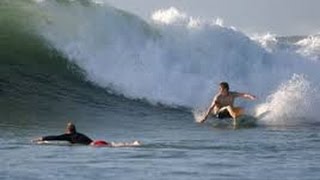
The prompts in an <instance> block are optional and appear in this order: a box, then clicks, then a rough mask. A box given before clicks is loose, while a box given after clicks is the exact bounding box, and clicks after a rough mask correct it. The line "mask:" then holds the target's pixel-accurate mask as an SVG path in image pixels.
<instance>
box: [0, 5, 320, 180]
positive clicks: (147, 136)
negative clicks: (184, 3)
mask: <svg viewBox="0 0 320 180" xmlns="http://www.w3.org/2000/svg"><path fill="white" fill-rule="evenodd" d="M0 6H1V9H2V10H3V11H1V12H0V65H1V67H0V75H1V77H0V96H1V98H0V107H1V108H0V109H1V110H0V129H1V132H3V133H2V135H0V143H2V144H3V147H1V148H0V151H1V152H3V153H2V154H4V155H2V156H1V157H0V160H1V161H2V162H5V163H4V165H3V168H2V169H1V170H0V178H1V179H66V178H71V179H86V178H94V179H97V178H109V179H110V178H111V179H128V177H130V178H132V179H199V178H200V179H211V178H217V179H279V178H281V179H295V178H297V179H317V177H318V175H319V173H318V172H319V171H318V170H319V168H318V167H319V157H320V156H319V153H318V148H319V147H320V144H319V136H320V134H319V132H318V130H317V129H318V127H319V124H320V119H319V118H318V117H319V115H320V114H319V111H318V109H319V108H318V107H319V105H320V95H319V91H320V87H319V84H320V76H319V68H320V35H316V34H315V35H305V36H277V35H274V34H270V33H266V34H247V33H245V32H243V31H241V29H237V27H232V26H225V25H224V23H223V20H222V19H221V18H215V17H213V18H211V17H202V18H200V17H192V16H190V15H188V12H183V11H181V10H179V9H178V8H175V7H169V8H163V9H159V10H156V11H155V12H153V13H151V15H150V19H148V20H144V19H142V18H140V17H138V16H136V15H134V14H131V13H129V12H126V11H124V10H119V9H117V8H114V7H112V6H111V5H109V4H106V3H101V2H96V1H72V0H62V1H60V0H55V1H49V0H27V1H22V0H21V1H20V0H17V1H14V2H12V1H9V0H4V1H2V2H0ZM221 81H227V82H228V83H229V84H230V86H231V90H235V91H240V92H250V93H252V94H254V95H256V96H257V97H258V99H257V100H256V101H244V100H239V101H236V104H237V105H239V106H242V107H244V108H245V109H246V111H247V113H248V114H252V115H254V116H259V115H261V114H264V116H263V118H261V119H259V120H258V126H257V127H256V128H250V129H240V130H231V129H219V128H218V129H217V128H214V127H212V126H211V125H210V124H204V125H199V124H198V123H196V122H195V121H197V120H198V119H200V118H201V117H202V116H203V112H205V111H206V110H207V108H208V106H209V105H210V104H211V100H212V98H213V96H214V95H215V93H216V92H217V90H218V85H219V83H220V82H221ZM68 121H73V122H75V123H76V124H77V125H78V127H79V129H80V130H81V131H83V132H84V133H86V134H90V135H91V136H93V137H94V138H98V139H101V138H102V139H107V140H109V139H110V140H111V141H115V142H128V141H132V140H139V141H141V142H142V144H143V145H142V146H141V147H131V148H129V147H128V148H120V149H117V148H112V149H105V148H102V149H94V148H87V147H73V146H37V145H34V144H32V143H29V142H30V139H32V138H33V137H35V136H39V135H45V134H48V133H49V134H57V133H58V134H59V132H63V128H64V125H65V123H66V122H68ZM68 165H70V166H68ZM42 167H47V169H45V170H41V169H42ZM29 168H31V170H30V169H29ZM55 169H57V170H55ZM85 169H86V170H87V171H85ZM230 170H231V171H230ZM269 172H272V173H269Z"/></svg>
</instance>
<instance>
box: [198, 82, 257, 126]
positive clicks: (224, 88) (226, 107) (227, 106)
mask: <svg viewBox="0 0 320 180" xmlns="http://www.w3.org/2000/svg"><path fill="white" fill-rule="evenodd" d="M238 97H241V98H245V99H249V100H255V99H256V96H254V95H251V94H249V93H240V92H235V91H229V84H228V83H227V82H221V83H220V84H219V92H218V93H217V94H216V95H215V96H214V98H213V101H212V103H211V106H210V108H209V109H208V111H207V112H206V114H205V116H204V118H203V119H202V120H201V121H200V123H203V122H205V121H206V120H207V118H208V116H209V115H210V114H213V115H215V116H216V117H217V118H220V119H222V118H233V119H234V121H235V122H236V118H237V117H239V116H240V115H242V114H244V109H243V108H241V107H234V106H233V104H234V100H235V99H236V98H238Z"/></svg>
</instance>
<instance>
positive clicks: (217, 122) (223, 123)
mask: <svg viewBox="0 0 320 180" xmlns="http://www.w3.org/2000/svg"><path fill="white" fill-rule="evenodd" d="M257 120H258V118H257V117H254V116H252V115H241V116H240V117H238V118H237V119H236V120H234V119H232V118H223V119H219V118H216V117H214V116H212V117H209V119H208V122H209V123H210V124H211V125H213V126H214V127H218V128H228V127H232V128H249V127H255V126H256V125H257Z"/></svg>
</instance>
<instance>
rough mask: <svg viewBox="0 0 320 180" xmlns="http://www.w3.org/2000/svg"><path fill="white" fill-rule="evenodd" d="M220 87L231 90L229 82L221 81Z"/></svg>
mask: <svg viewBox="0 0 320 180" xmlns="http://www.w3.org/2000/svg"><path fill="white" fill-rule="evenodd" d="M220 87H222V88H223V89H226V90H227V91H229V84H228V83H227V82H221V83H220Z"/></svg>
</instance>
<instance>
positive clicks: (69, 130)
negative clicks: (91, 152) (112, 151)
mask: <svg viewBox="0 0 320 180" xmlns="http://www.w3.org/2000/svg"><path fill="white" fill-rule="evenodd" d="M44 141H68V142H70V143H71V144H83V145H93V146H110V144H109V143H108V142H106V141H102V140H97V141H93V140H92V139H90V138H89V137H88V136H86V135H84V134H81V133H78V132H77V130H76V126H75V125H74V124H73V123H68V124H67V127H66V132H65V133H64V134H62V135H57V136H43V137H39V138H36V139H34V140H33V142H38V143H41V142H44Z"/></svg>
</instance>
